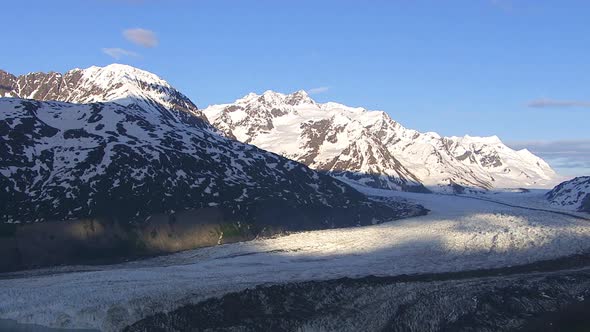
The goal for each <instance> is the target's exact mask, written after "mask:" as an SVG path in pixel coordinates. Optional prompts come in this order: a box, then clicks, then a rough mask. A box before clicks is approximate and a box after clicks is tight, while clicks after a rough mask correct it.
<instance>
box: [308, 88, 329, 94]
mask: <svg viewBox="0 0 590 332" xmlns="http://www.w3.org/2000/svg"><path fill="white" fill-rule="evenodd" d="M328 90H330V87H329V86H320V87H317V88H313V89H309V90H307V93H308V94H310V95H317V94H320V93H324V92H327V91H328Z"/></svg>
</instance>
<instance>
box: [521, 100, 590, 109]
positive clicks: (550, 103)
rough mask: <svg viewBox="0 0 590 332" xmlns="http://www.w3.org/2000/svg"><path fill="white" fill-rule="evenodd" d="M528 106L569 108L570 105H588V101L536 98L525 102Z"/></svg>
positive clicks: (589, 103) (589, 105)
mask: <svg viewBox="0 0 590 332" xmlns="http://www.w3.org/2000/svg"><path fill="white" fill-rule="evenodd" d="M527 106H528V107H534V108H570V107H585V108H587V107H590V101H581V100H555V99H536V100H532V101H530V102H529V103H528V104H527Z"/></svg>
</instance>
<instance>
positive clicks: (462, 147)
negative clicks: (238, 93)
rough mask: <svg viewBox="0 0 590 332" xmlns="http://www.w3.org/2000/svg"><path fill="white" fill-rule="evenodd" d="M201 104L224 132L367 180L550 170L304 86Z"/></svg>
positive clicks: (382, 184) (405, 186)
mask: <svg viewBox="0 0 590 332" xmlns="http://www.w3.org/2000/svg"><path fill="white" fill-rule="evenodd" d="M203 112H204V113H205V114H206V115H207V117H208V118H209V120H210V121H211V123H213V124H214V125H215V126H216V127H217V128H219V129H220V130H221V131H222V132H224V133H225V134H226V135H227V136H229V137H234V138H237V139H238V140H240V141H243V142H246V143H250V144H254V145H256V146H258V147H260V148H262V149H265V150H269V151H273V152H276V153H279V154H282V155H283V156H285V157H288V158H291V159H294V160H297V161H299V162H302V163H304V164H306V165H309V166H310V167H311V168H315V169H319V170H325V171H329V172H330V173H331V174H332V175H334V176H336V177H343V178H346V179H350V180H354V181H356V182H358V183H361V184H366V185H370V186H372V187H378V188H390V189H402V190H407V191H416V190H421V189H422V188H421V187H420V186H421V185H424V186H427V187H428V188H429V189H434V190H435V191H453V190H454V191H457V190H461V187H471V188H476V189H492V188H517V187H545V186H548V185H552V184H553V182H554V178H555V176H556V174H555V172H554V171H553V170H552V169H551V167H550V166H549V165H548V164H547V163H545V162H544V161H543V160H542V159H541V158H539V157H537V156H535V155H533V154H532V153H530V152H529V151H527V150H520V151H515V150H512V149H510V148H509V147H507V146H506V145H504V144H503V143H502V142H501V141H500V139H499V138H498V137H496V136H491V137H471V136H464V137H441V136H439V135H438V134H436V133H432V132H429V133H421V132H418V131H416V130H412V129H407V128H404V127H403V126H402V125H401V124H399V123H397V122H395V121H394V120H392V119H391V118H390V117H389V115H387V113H385V112H381V111H368V110H366V109H364V108H360V107H356V108H355V107H349V106H345V105H342V104H338V103H333V102H329V103H324V104H320V103H316V102H315V101H314V100H312V99H311V98H310V97H309V96H308V95H307V94H306V93H305V92H304V91H298V92H295V93H293V94H288V95H285V94H281V93H277V92H273V91H266V92H264V93H263V94H262V95H257V94H254V93H251V94H249V95H247V96H245V97H243V98H241V99H238V100H236V101H235V102H233V103H231V104H223V105H213V106H210V107H208V108H206V109H204V110H203Z"/></svg>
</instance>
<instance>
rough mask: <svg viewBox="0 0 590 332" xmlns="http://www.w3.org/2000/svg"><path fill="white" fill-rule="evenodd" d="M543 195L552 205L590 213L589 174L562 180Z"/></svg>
mask: <svg viewBox="0 0 590 332" xmlns="http://www.w3.org/2000/svg"><path fill="white" fill-rule="evenodd" d="M545 197H546V198H547V200H549V203H551V204H552V205H555V206H559V207H565V208H567V209H571V210H577V211H583V212H588V213H590V176H580V177H577V178H574V179H572V180H569V181H565V182H562V183H560V184H559V185H557V186H556V187H555V188H553V190H551V191H549V192H548V193H547V194H546V195H545Z"/></svg>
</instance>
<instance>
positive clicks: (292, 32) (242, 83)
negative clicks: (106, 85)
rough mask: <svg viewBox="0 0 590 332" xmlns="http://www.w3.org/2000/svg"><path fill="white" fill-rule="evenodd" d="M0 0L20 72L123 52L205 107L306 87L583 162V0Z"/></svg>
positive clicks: (589, 119) (589, 64) (587, 157)
mask: <svg viewBox="0 0 590 332" xmlns="http://www.w3.org/2000/svg"><path fill="white" fill-rule="evenodd" d="M2 12H3V15H2V22H3V27H4V33H3V34H2V45H3V49H2V51H1V52H0V68H1V69H4V70H7V71H9V72H12V73H14V74H23V73H26V72H31V71H51V70H53V71H60V72H63V71H67V70H69V69H71V68H74V67H80V68H85V67H89V66H91V65H106V64H109V63H113V62H119V63H127V64H130V65H134V66H137V67H140V68H143V69H146V70H149V71H151V72H154V73H156V74H158V75H159V76H161V77H162V78H164V79H166V80H167V81H169V82H170V83H171V84H172V85H174V86H175V87H177V88H178V89H179V90H180V91H182V92H184V93H185V94H186V95H188V96H189V97H190V98H191V99H193V101H194V102H195V103H196V104H197V105H198V106H199V107H206V106H207V105H209V104H215V103H224V102H230V101H233V100H235V99H237V98H239V97H241V96H243V95H245V94H247V93H249V92H252V91H254V92H262V91H264V90H267V89H272V90H276V91H280V92H292V91H295V90H299V89H305V90H308V91H316V92H317V93H315V94H314V96H313V97H314V99H316V100H317V101H319V102H324V101H337V102H341V103H344V104H347V105H351V106H363V107H366V108H369V109H381V110H385V111H387V112H388V113H389V114H390V115H391V116H392V117H393V118H394V119H395V120H397V121H399V122H401V123H402V124H403V125H405V126H406V127H410V128H414V129H418V130H421V131H436V132H439V133H440V134H443V135H464V134H470V135H479V136H483V135H494V134H495V135H498V136H500V138H502V140H504V141H505V142H507V143H509V144H510V145H512V146H515V147H528V148H529V149H530V150H532V151H533V152H536V153H538V154H539V155H541V156H542V157H544V158H546V159H547V160H548V161H549V162H550V163H551V164H552V165H554V166H555V167H557V168H558V171H559V172H561V173H564V174H566V175H578V174H590V130H588V123H590V94H589V89H588V88H589V87H590V24H588V17H590V2H589V1H582V0H580V1H576V0H569V1H544V0H462V1H458V0H457V1H452V0H449V1H435V0H431V1H420V0H397V1H396V0H391V1H376V0H375V1H342V0H341V1H322V0H316V1H306V0H300V1H262V0H261V1H246V0H242V1H237V0H236V1H224V0H217V1H183V0H169V1H163V0H153V1H150V0H85V1H79V0H76V1H73V0H72V1H66V0H63V1H60V0H56V1H27V0H22V1H7V2H5V3H3V4H2ZM109 54H110V55H109ZM113 55H114V56H115V58H114V57H113Z"/></svg>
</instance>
